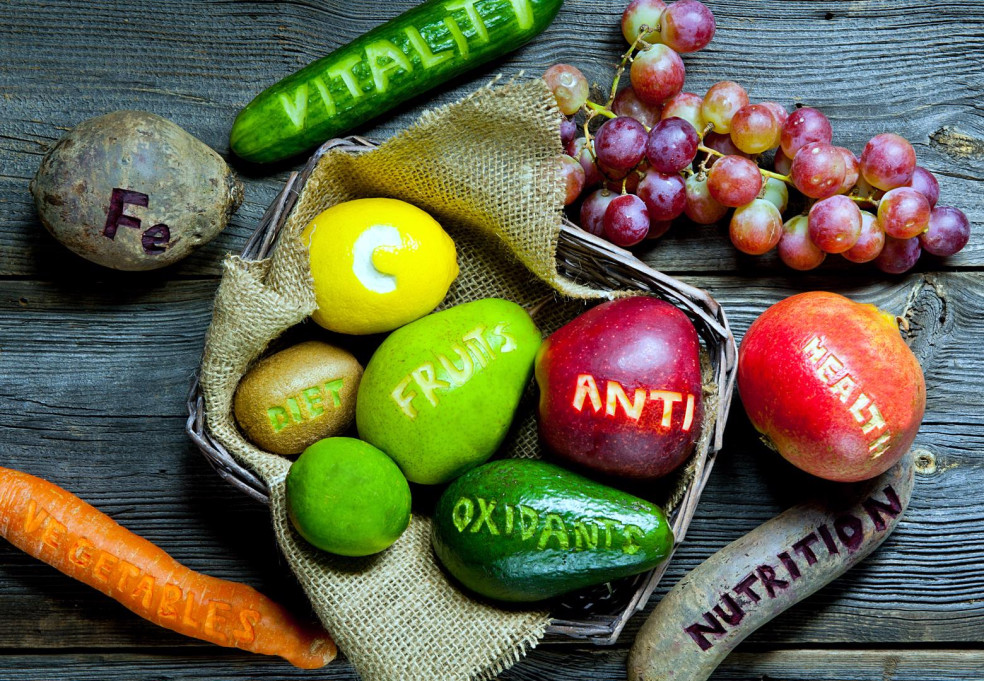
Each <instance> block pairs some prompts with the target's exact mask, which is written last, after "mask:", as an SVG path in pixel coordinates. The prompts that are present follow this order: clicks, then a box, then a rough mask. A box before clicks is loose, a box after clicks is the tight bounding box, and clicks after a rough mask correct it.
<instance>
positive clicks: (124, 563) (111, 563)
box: [0, 467, 337, 669]
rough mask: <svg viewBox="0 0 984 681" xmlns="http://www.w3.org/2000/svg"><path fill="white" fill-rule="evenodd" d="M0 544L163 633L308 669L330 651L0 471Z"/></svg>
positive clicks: (87, 510) (272, 612)
mask: <svg viewBox="0 0 984 681" xmlns="http://www.w3.org/2000/svg"><path fill="white" fill-rule="evenodd" d="M0 536H3V537H4V538H5V539H7V541H9V542H10V543H11V544H13V545H14V546H16V547H17V548H19V549H21V550H22V551H25V552H26V553H28V554H30V555H31V556H33V557H35V558H38V559H39V560H42V561H44V562H45V563H48V564H49V565H51V566H52V567H54V568H56V569H58V570H60V571H62V572H64V573H65V574H66V575H68V576H69V577H73V578H75V579H77V580H79V581H80V582H83V583H85V584H88V585H89V586H91V587H93V588H95V589H98V590H99V591H101V592H102V593H104V594H106V595H107V596H110V597H112V598H115V599H116V600H118V601H119V602H120V603H122V604H123V605H124V606H126V607H127V608H129V609H130V610H132V611H133V612H135V613H136V614H138V615H140V616H141V617H143V618H144V619H147V620H150V621H151V622H153V623H154V624H158V625H160V626H162V627H165V628H167V629H171V630H172V631H176V632H178V633H181V634H185V635H187V636H192V637H194V638H199V639H202V640H203V641H208V642H210V643H215V644H218V645H220V646H227V647H233V648H242V649H243V650H248V651H250V652H254V653H262V654H265V655H279V656H280V657H282V658H284V659H285V660H287V661H288V662H290V663H291V664H293V665H295V666H297V667H301V668H303V669H317V668H318V667H323V666H324V665H326V664H328V663H329V662H331V661H332V660H333V659H334V658H335V655H336V653H337V649H336V648H335V644H334V642H333V641H332V640H331V638H329V637H328V635H327V634H326V633H325V632H324V631H321V630H318V629H316V628H314V627H309V626H305V625H302V624H301V623H299V622H298V621H296V620H295V619H294V618H293V617H292V616H291V615H290V613H288V612H287V611H286V610H285V609H284V608H282V607H281V606H279V605H277V604H276V603H274V602H273V601H271V600H270V599H269V598H267V597H266V596H264V595H263V594H261V593H259V592H258V591H256V590H255V589H253V588H252V587H250V586H246V585H245V584H238V583H236V582H229V581H226V580H224V579H217V578H215V577H209V576H207V575H203V574H199V573H197V572H194V571H192V570H189V569H188V568H186V567H184V566H183V565H181V564H180V563H178V562H177V561H176V560H174V559H173V558H171V556H169V555H168V554H167V553H165V552H164V551H163V550H162V549H160V548H158V547H157V546H155V545H154V544H151V543H150V542H149V541H147V540H146V539H143V538H142V537H138V536H137V535H135V534H133V533H132V532H130V531H129V530H127V529H126V528H124V527H121V526H120V525H118V524H117V523H116V522H115V521H114V520H112V519H111V518H110V517H109V516H107V515H105V514H104V513H102V512H100V511H98V510H96V509H95V508H93V507H92V506H90V505H89V504H87V503H85V502H84V501H82V500H81V499H79V498H78V497H76V496H75V495H73V494H70V493H69V492H66V491H65V490H63V489H62V488H60V487H58V486H56V485H53V484H52V483H50V482H48V481H46V480H42V479H40V478H36V477H34V476H32V475H28V474H26V473H21V472H19V471H14V470H10V469H9V468H2V467H0Z"/></svg>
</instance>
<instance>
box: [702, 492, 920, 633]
mask: <svg viewBox="0 0 984 681" xmlns="http://www.w3.org/2000/svg"><path fill="white" fill-rule="evenodd" d="M882 493H883V494H884V495H885V501H879V500H877V499H875V498H874V496H872V497H869V498H868V499H866V500H865V501H863V502H862V503H861V507H862V508H863V509H864V515H863V516H862V517H858V516H856V515H854V514H853V513H845V514H843V515H840V516H838V517H837V518H836V519H835V520H834V521H833V523H832V525H827V524H826V523H823V524H821V525H819V526H817V527H816V528H815V529H814V530H813V531H812V532H810V533H809V534H807V535H806V536H804V537H803V538H801V539H799V540H798V541H796V542H794V543H793V544H792V545H791V546H789V548H788V549H787V550H785V551H782V552H781V553H779V554H777V555H776V559H777V560H778V563H774V564H769V563H766V564H763V565H759V566H758V567H757V568H756V569H755V570H753V571H752V572H750V573H748V575H746V576H745V577H744V578H743V579H742V580H741V581H739V582H738V583H737V584H736V585H735V586H734V587H733V588H732V589H731V590H729V591H723V592H721V593H720V594H719V595H718V601H719V603H718V604H717V605H715V606H714V608H712V609H711V610H709V611H707V612H705V613H704V621H703V622H695V623H693V624H689V625H686V626H684V627H683V630H684V632H686V633H687V635H688V636H690V638H691V639H692V640H693V642H694V644H695V645H697V646H698V647H699V648H700V649H701V650H710V649H711V648H712V647H714V641H713V640H711V639H709V638H708V636H715V637H720V636H724V635H725V634H726V633H727V631H728V629H727V628H728V627H731V628H736V627H738V626H740V625H741V622H742V620H743V619H744V618H745V613H746V612H747V611H748V610H750V609H752V608H754V607H756V604H758V603H760V602H761V601H762V599H763V598H768V599H770V600H771V599H773V598H776V597H777V595H778V594H779V593H780V592H782V591H783V590H785V589H788V588H789V586H790V584H791V583H793V582H795V581H796V580H797V579H800V578H801V577H802V576H803V574H804V573H805V572H808V571H809V570H810V568H812V567H813V566H815V565H817V564H819V563H820V562H821V561H836V560H842V559H843V558H844V557H845V554H844V553H842V551H845V552H846V555H850V554H852V553H854V552H855V551H857V550H858V549H859V548H861V545H862V543H863V542H864V539H865V536H864V525H865V521H867V522H869V523H870V524H871V525H872V527H873V528H874V530H875V532H883V531H885V529H886V528H887V527H888V525H887V523H886V522H885V518H886V517H888V518H895V517H898V515H899V514H900V513H902V502H901V501H900V500H899V496H898V493H896V491H895V489H894V488H892V487H891V486H888V487H886V488H885V489H884V490H883V491H882Z"/></svg>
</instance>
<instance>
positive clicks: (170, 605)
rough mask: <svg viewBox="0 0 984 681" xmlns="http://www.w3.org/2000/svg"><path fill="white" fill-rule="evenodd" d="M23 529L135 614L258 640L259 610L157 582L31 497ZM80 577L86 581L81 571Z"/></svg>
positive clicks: (236, 639)
mask: <svg viewBox="0 0 984 681" xmlns="http://www.w3.org/2000/svg"><path fill="white" fill-rule="evenodd" d="M23 527H24V533H25V534H26V535H28V536H33V537H36V538H37V539H38V541H39V542H40V543H41V546H42V549H48V550H51V551H61V552H64V553H65V555H66V556H67V557H68V560H69V562H70V563H72V564H73V565H74V566H75V567H76V568H77V569H79V570H81V571H87V572H89V573H90V574H91V578H92V580H93V581H94V582H95V583H96V584H103V585H104V586H103V589H102V590H104V592H105V593H107V594H110V595H112V594H114V593H115V594H119V595H120V596H121V597H123V596H125V597H127V598H128V600H129V602H131V603H132V604H133V605H131V606H130V607H131V608H133V610H134V612H137V613H138V614H142V615H146V616H147V617H154V616H156V617H158V618H160V619H161V620H170V621H172V622H175V623H179V622H180V623H181V624H182V625H183V626H185V627H189V628H191V629H200V631H201V632H202V634H203V635H204V636H205V637H206V638H208V639H210V640H212V641H214V642H216V643H220V644H222V645H229V644H230V643H231V644H232V645H243V644H248V643H252V642H253V640H254V639H255V638H256V632H255V630H254V627H255V626H256V625H257V624H259V623H260V620H261V619H262V616H261V614H260V613H259V612H258V611H256V610H252V609H250V608H242V609H240V608H237V607H235V606H234V605H233V604H231V603H229V602H227V601H223V600H220V599H216V598H208V599H206V598H203V597H202V594H196V593H195V592H194V591H191V590H190V589H189V590H188V591H187V592H186V591H184V590H183V589H182V588H181V587H180V586H178V585H177V584H173V583H170V582H168V581H166V580H161V581H157V580H156V579H154V577H153V576H152V575H149V574H146V573H145V572H144V571H143V570H141V569H140V568H139V567H137V566H136V565H133V564H132V563H129V562H127V561H126V560H124V559H122V558H120V557H118V556H115V555H113V554H112V553H110V552H108V551H104V550H102V549H97V548H96V547H95V545H94V544H93V543H92V541H91V540H89V539H88V538H86V537H84V536H81V535H73V534H71V533H69V532H68V528H67V527H65V525H64V524H63V523H61V522H59V521H58V520H56V519H55V518H54V517H52V516H51V515H50V514H49V513H48V511H47V510H45V509H44V508H43V507H41V506H40V505H39V504H38V503H37V502H36V501H34V500H33V499H31V500H30V501H29V502H28V503H27V508H26V509H25V512H24V518H23ZM79 579H85V578H84V577H82V576H81V575H80V576H79Z"/></svg>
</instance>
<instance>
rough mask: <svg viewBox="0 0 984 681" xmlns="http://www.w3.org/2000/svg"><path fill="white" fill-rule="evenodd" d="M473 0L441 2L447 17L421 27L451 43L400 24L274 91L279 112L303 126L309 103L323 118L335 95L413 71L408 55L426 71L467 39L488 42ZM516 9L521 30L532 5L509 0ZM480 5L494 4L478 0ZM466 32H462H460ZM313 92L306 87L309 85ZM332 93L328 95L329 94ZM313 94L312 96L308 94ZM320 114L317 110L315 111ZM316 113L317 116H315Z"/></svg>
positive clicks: (376, 90)
mask: <svg viewBox="0 0 984 681" xmlns="http://www.w3.org/2000/svg"><path fill="white" fill-rule="evenodd" d="M478 2H479V0H452V1H451V2H446V3H444V9H445V10H446V11H447V13H448V14H447V16H445V17H443V19H442V20H441V21H439V22H436V23H434V24H430V25H427V26H424V27H423V30H424V32H428V33H431V34H434V33H436V32H438V31H440V32H446V35H447V36H449V37H450V38H451V43H453V45H452V46H450V48H449V49H446V50H440V51H438V52H434V51H433V48H432V46H431V45H428V43H427V41H426V40H425V39H424V36H423V35H422V34H421V31H420V29H418V28H415V27H414V26H406V27H404V28H403V30H402V31H400V34H398V35H396V36H393V39H394V40H396V41H397V42H399V43H400V44H401V47H402V49H401V47H398V46H397V45H396V44H395V43H394V42H393V41H391V40H387V39H386V38H378V39H376V40H373V41H372V42H370V43H369V44H368V45H366V48H365V50H364V51H363V53H362V54H352V55H349V56H348V57H347V58H345V59H342V60H341V61H334V60H333V61H332V64H331V66H329V67H328V68H326V69H325V70H324V71H323V72H322V73H320V74H318V75H317V76H316V77H314V78H312V79H311V80H309V81H307V82H302V83H300V84H298V85H297V87H296V88H295V89H294V90H293V92H292V93H290V94H288V93H285V92H282V93H280V103H281V104H282V105H283V108H284V113H285V114H287V118H289V119H290V121H291V123H293V124H294V126H295V127H296V128H297V129H301V128H303V127H304V123H305V120H306V119H307V116H308V112H309V111H308V110H309V107H310V109H311V110H315V109H316V107H322V108H323V109H324V113H325V114H327V117H331V116H334V115H335V113H336V110H337V107H336V98H337V97H338V96H339V95H341V96H342V97H343V98H345V99H352V100H359V99H362V98H363V97H366V96H372V95H374V94H383V93H385V92H386V91H387V90H388V89H389V79H390V75H391V74H394V73H398V72H401V71H402V72H404V73H413V70H414V57H416V58H417V59H419V64H420V68H422V69H423V70H425V71H426V70H428V69H431V68H433V67H434V66H437V65H438V64H442V63H444V62H446V61H447V60H448V59H451V58H452V57H453V56H454V54H455V51H457V53H458V54H459V55H460V56H461V58H462V59H467V58H468V55H469V40H471V41H472V43H473V44H475V46H476V47H477V46H480V45H484V44H486V43H488V42H489V26H487V25H486V21H485V20H486V18H485V17H483V16H482V12H481V11H480V10H479V9H478V8H477V7H476V5H477V4H478ZM509 2H510V4H511V5H512V7H513V11H514V12H515V14H516V19H517V22H518V24H519V28H520V29H522V30H526V29H529V28H532V26H533V19H534V17H533V6H532V4H531V3H530V1H529V0H509ZM482 4H483V5H485V6H486V7H488V6H490V5H492V6H493V8H494V9H496V10H498V7H495V3H482ZM466 32H468V33H470V35H469V36H468V37H466V35H465V33H466ZM366 70H368V72H369V75H370V76H371V80H370V81H369V82H366V83H363V82H360V78H359V75H358V74H359V73H363V74H365V72H366ZM312 86H313V89H314V91H315V92H312V91H311V87H312ZM333 92H334V94H332V93H333ZM315 93H316V94H317V97H315V96H313V95H314V94H315ZM319 113H320V112H319ZM319 118H320V116H319Z"/></svg>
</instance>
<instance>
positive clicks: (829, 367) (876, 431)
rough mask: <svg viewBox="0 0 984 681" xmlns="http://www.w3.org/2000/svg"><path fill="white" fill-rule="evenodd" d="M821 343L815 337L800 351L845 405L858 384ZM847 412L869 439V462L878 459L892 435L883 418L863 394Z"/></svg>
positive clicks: (842, 363)
mask: <svg viewBox="0 0 984 681" xmlns="http://www.w3.org/2000/svg"><path fill="white" fill-rule="evenodd" d="M822 343H823V341H822V340H821V339H820V337H819V336H814V337H813V338H811V339H810V342H809V343H807V344H806V345H805V346H804V347H803V352H804V354H806V355H807V358H808V359H809V361H810V363H811V364H813V366H814V373H815V374H816V377H817V378H819V379H820V380H821V381H823V383H824V385H826V386H827V387H828V388H829V389H830V392H832V393H833V394H834V395H835V396H837V397H838V398H840V401H841V402H842V403H844V404H848V402H850V400H851V397H852V396H853V395H854V393H855V392H857V391H859V390H860V385H859V384H858V381H857V379H855V378H854V377H853V376H852V375H851V374H850V373H849V371H848V370H847V368H846V367H845V365H844V362H842V361H841V360H839V359H838V358H837V357H836V356H834V353H832V352H830V351H828V350H827V349H826V348H825V347H823V345H822ZM850 412H851V416H853V417H854V420H855V421H857V422H858V424H859V425H860V427H861V432H862V433H864V434H865V435H866V436H868V453H869V454H870V455H871V458H872V459H877V458H878V457H879V456H881V455H882V454H884V453H885V450H887V449H888V447H889V445H890V444H891V440H892V434H891V432H889V431H888V430H887V429H886V423H885V419H884V418H883V417H882V414H881V412H880V411H879V410H878V406H877V405H876V404H875V402H874V400H873V399H872V398H871V397H869V396H868V395H865V394H864V392H863V391H862V392H859V393H858V396H857V397H856V398H855V399H854V402H853V404H851V407H850Z"/></svg>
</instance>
